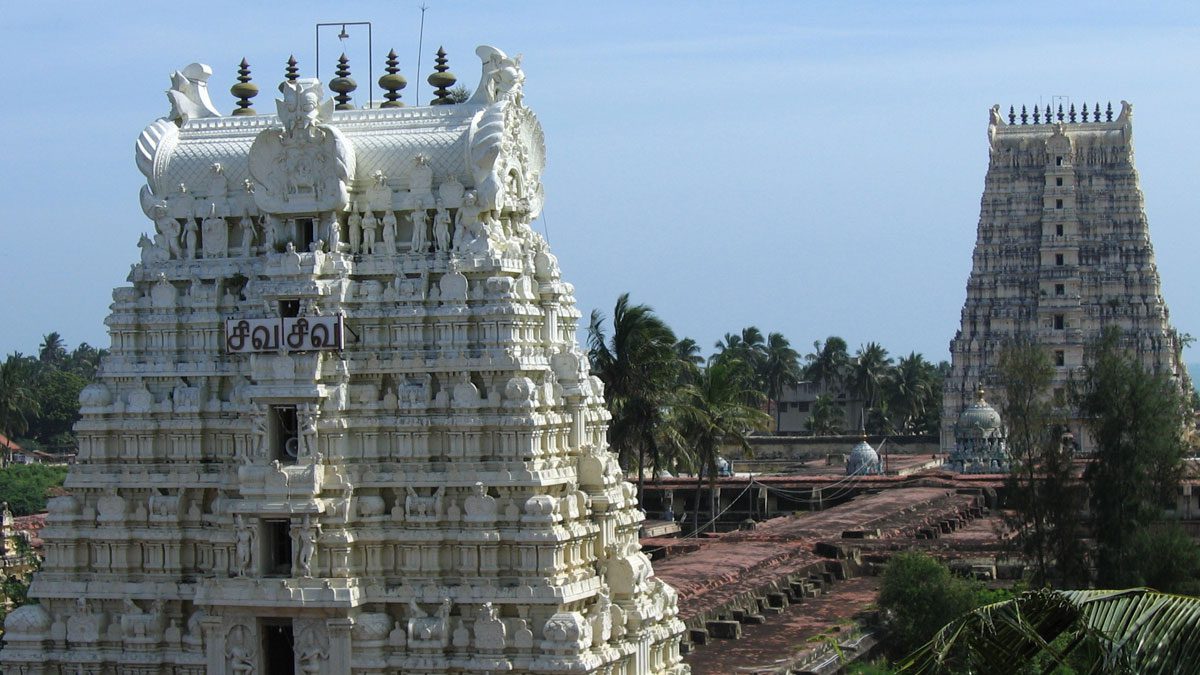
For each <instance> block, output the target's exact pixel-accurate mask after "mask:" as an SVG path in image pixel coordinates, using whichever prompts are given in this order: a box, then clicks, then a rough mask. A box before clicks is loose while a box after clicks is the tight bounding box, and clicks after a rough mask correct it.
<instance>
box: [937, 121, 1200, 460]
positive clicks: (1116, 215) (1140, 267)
mask: <svg viewBox="0 0 1200 675" xmlns="http://www.w3.org/2000/svg"><path fill="white" fill-rule="evenodd" d="M988 139H989V141H990V150H991V156H990V160H989V163H988V171H987V178H986V179H985V185H984V191H983V200H982V204H981V205H980V215H979V230H978V235H977V240H976V243H975V253H974V256H973V258H972V267H971V276H970V278H969V279H968V281H967V300H966V303H964V305H963V310H962V328H961V330H959V332H958V334H957V335H955V337H954V339H953V340H952V341H951V342H950V355H951V363H952V366H953V368H952V370H951V373H950V375H949V376H948V377H947V378H946V384H945V390H944V397H943V408H942V429H941V437H942V441H941V445H942V450H943V451H944V452H951V451H953V450H954V423H955V420H957V419H958V416H959V414H960V413H961V412H962V411H963V409H964V407H966V406H967V405H969V404H970V403H971V402H972V399H973V397H972V393H973V392H974V391H975V390H976V388H977V387H979V386H980V385H984V386H987V388H988V389H989V390H990V391H993V392H996V394H997V396H996V397H997V398H1000V397H1001V395H1002V393H1003V391H1004V387H1003V383H1002V382H999V381H997V379H996V375H995V367H996V364H997V360H998V357H999V353H1000V351H1001V349H1002V348H1003V347H1004V345H1005V344H1006V343H1008V342H1009V341H1011V340H1014V339H1020V340H1030V341H1033V342H1035V343H1037V344H1040V345H1043V346H1045V347H1046V349H1048V350H1049V351H1050V353H1051V354H1050V355H1051V359H1052V363H1053V364H1054V366H1055V374H1054V383H1053V385H1052V386H1053V387H1054V390H1055V391H1054V394H1055V395H1056V396H1059V397H1062V396H1065V393H1066V388H1067V383H1068V379H1069V377H1070V375H1071V373H1072V371H1075V370H1076V369H1078V368H1079V367H1080V366H1081V365H1082V364H1083V353H1084V347H1085V346H1086V345H1087V344H1088V343H1089V342H1090V341H1092V340H1094V339H1095V338H1097V337H1098V336H1099V335H1100V333H1101V331H1102V330H1103V329H1104V328H1106V327H1108V326H1116V327H1118V328H1120V329H1122V330H1123V331H1124V332H1125V339H1126V340H1127V346H1128V347H1129V348H1130V349H1131V350H1132V351H1134V352H1135V353H1136V354H1138V356H1139V357H1140V358H1141V360H1142V362H1143V364H1144V365H1145V366H1146V367H1147V368H1152V369H1155V370H1158V371H1164V372H1167V373H1170V374H1171V375H1173V376H1175V377H1177V378H1178V379H1179V382H1180V385H1181V387H1184V390H1185V391H1187V390H1190V388H1191V383H1190V380H1189V379H1188V375H1187V371H1186V369H1185V367H1184V365H1183V363H1182V361H1181V349H1182V344H1181V342H1180V339H1179V334H1178V333H1177V332H1176V331H1175V329H1174V328H1172V327H1171V325H1170V323H1169V321H1168V317H1169V314H1168V311H1167V305H1166V302H1165V301H1164V300H1163V297H1162V291H1161V288H1160V285H1159V278H1158V270H1157V268H1156V267H1155V263H1154V248H1153V247H1152V246H1151V244H1150V230H1149V226H1148V225H1147V222H1146V213H1145V207H1144V203H1143V199H1142V191H1141V188H1140V187H1139V182H1138V174H1137V170H1136V169H1135V168H1134V166H1133V107H1132V106H1131V105H1130V104H1128V103H1126V102H1124V101H1122V102H1121V109H1120V111H1119V113H1117V114H1116V116H1115V117H1114V115H1113V110H1112V106H1111V105H1109V106H1108V107H1107V110H1105V111H1103V112H1101V110H1100V106H1099V105H1096V107H1095V108H1094V109H1093V110H1091V111H1089V110H1088V107H1087V105H1084V106H1083V110H1082V112H1081V113H1077V112H1076V109H1075V106H1074V105H1071V106H1070V107H1069V109H1068V110H1067V111H1064V110H1063V108H1062V107H1061V106H1060V107H1059V108H1058V110H1057V111H1054V110H1051V108H1050V107H1049V106H1047V107H1046V108H1045V111H1044V113H1043V111H1042V110H1040V109H1038V107H1037V106H1035V107H1034V112H1033V114H1032V115H1030V114H1029V113H1028V111H1027V110H1026V109H1025V108H1024V107H1022V109H1021V112H1020V114H1019V115H1018V114H1017V112H1016V110H1014V109H1012V108H1010V109H1009V113H1008V121H1007V123H1006V122H1005V120H1004V119H1003V118H1002V116H1001V112H1000V107H999V106H994V107H993V108H992V111H991V120H990V122H989V124H988ZM1071 426H1072V430H1073V431H1074V432H1075V437H1076V438H1077V439H1080V441H1081V444H1082V449H1083V450H1084V451H1087V450H1089V449H1090V447H1089V446H1090V440H1089V437H1088V435H1087V434H1086V431H1085V430H1084V429H1083V428H1082V425H1081V424H1080V422H1079V420H1078V419H1074V420H1072V423H1071Z"/></svg>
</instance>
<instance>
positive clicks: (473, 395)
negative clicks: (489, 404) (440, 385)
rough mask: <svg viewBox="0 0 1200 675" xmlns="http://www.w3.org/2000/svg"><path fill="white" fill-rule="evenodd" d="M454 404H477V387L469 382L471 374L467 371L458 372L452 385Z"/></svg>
mask: <svg viewBox="0 0 1200 675" xmlns="http://www.w3.org/2000/svg"><path fill="white" fill-rule="evenodd" d="M453 400H454V404H455V405H459V406H468V407H469V406H477V405H479V387H476V386H475V384H474V383H472V382H471V375H470V374H469V373H467V372H465V371H464V372H462V373H459V375H458V383H457V384H455V385H454V397H453Z"/></svg>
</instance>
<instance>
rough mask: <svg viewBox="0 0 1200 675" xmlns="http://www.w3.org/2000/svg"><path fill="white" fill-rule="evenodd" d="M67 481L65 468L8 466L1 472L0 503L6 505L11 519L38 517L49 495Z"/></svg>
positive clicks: (38, 465)
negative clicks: (10, 511) (33, 515)
mask: <svg viewBox="0 0 1200 675" xmlns="http://www.w3.org/2000/svg"><path fill="white" fill-rule="evenodd" d="M66 477H67V467H65V466H45V465H41V464H10V465H8V466H6V467H4V468H3V469H0V501H4V502H8V506H9V508H10V509H12V512H13V514H14V515H18V516H27V515H29V514H32V513H41V512H42V511H45V510H46V499H47V497H48V496H51V495H50V491H51V490H53V489H55V488H61V487H62V484H63V481H64V480H65V479H66Z"/></svg>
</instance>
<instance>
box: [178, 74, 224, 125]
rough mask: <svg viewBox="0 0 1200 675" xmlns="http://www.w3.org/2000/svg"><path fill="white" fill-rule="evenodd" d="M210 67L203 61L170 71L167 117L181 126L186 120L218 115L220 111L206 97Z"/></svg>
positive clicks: (210, 75)
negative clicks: (168, 110) (169, 106)
mask: <svg viewBox="0 0 1200 675" xmlns="http://www.w3.org/2000/svg"><path fill="white" fill-rule="evenodd" d="M210 77H212V68H210V67H208V66H207V65H205V64H203V63H192V64H188V65H187V66H186V67H184V69H183V70H177V71H175V72H173V73H171V88H170V89H168V90H167V101H169V102H170V103H171V111H170V112H168V113H167V119H169V120H171V121H172V122H175V123H176V124H178V125H180V126H183V124H184V123H185V122H187V121H188V120H194V119H201V118H204V117H220V116H221V113H219V112H217V109H216V108H215V107H214V106H213V104H212V100H211V99H210V98H209V97H208V78H210Z"/></svg>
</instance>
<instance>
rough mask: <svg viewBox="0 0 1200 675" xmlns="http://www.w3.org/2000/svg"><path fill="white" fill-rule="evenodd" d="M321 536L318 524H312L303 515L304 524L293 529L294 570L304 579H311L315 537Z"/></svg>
mask: <svg viewBox="0 0 1200 675" xmlns="http://www.w3.org/2000/svg"><path fill="white" fill-rule="evenodd" d="M320 534H321V525H320V523H314V522H312V518H311V517H310V516H309V515H307V514H305V516H304V522H303V523H301V524H300V525H298V526H295V527H294V528H293V536H294V537H295V538H296V544H297V546H296V570H297V571H298V572H300V576H302V577H304V578H305V579H309V578H311V577H312V569H313V565H315V564H316V562H317V537H318V536H319V535H320Z"/></svg>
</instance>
